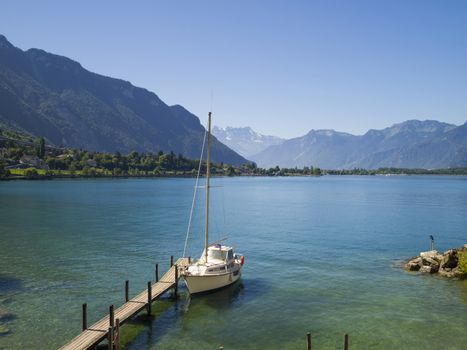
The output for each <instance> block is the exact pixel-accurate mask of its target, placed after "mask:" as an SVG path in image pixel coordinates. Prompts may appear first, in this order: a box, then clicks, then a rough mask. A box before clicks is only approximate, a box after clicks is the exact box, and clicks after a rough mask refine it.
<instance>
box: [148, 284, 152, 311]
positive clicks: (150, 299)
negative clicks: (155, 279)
mask: <svg viewBox="0 0 467 350" xmlns="http://www.w3.org/2000/svg"><path fill="white" fill-rule="evenodd" d="M151 302H152V290H151V282H148V305H147V311H148V316H151Z"/></svg>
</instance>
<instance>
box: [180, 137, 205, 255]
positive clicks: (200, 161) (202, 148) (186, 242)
mask: <svg viewBox="0 0 467 350" xmlns="http://www.w3.org/2000/svg"><path fill="white" fill-rule="evenodd" d="M207 133H208V132H207V130H206V129H205V131H204V138H203V146H202V147H201V156H200V157H199V165H198V174H197V175H196V182H195V189H194V191H193V200H192V202H191V209H190V218H189V219H188V228H187V230H186V237H185V245H184V247H183V255H182V256H183V257H185V253H186V247H187V245H188V237H189V236H190V232H191V221H192V219H193V211H194V208H195V202H196V192H197V189H198V181H199V176H200V173H201V165H202V164H203V154H204V145H205V144H206V135H207Z"/></svg>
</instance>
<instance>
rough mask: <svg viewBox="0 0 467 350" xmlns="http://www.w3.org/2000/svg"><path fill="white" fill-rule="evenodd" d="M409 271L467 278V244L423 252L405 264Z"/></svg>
mask: <svg viewBox="0 0 467 350" xmlns="http://www.w3.org/2000/svg"><path fill="white" fill-rule="evenodd" d="M404 268H405V269H406V270H408V271H419V272H422V273H430V274H438V275H440V276H443V277H449V278H467V244H464V247H463V248H456V249H449V250H447V251H445V252H444V253H439V252H438V251H436V250H430V251H427V252H421V253H420V255H419V256H416V257H414V258H411V259H410V260H409V261H407V263H406V264H405V265H404Z"/></svg>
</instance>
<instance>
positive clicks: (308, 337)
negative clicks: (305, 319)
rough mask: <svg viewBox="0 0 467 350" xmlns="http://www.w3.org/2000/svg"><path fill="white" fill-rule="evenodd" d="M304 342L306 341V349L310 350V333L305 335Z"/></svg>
mask: <svg viewBox="0 0 467 350" xmlns="http://www.w3.org/2000/svg"><path fill="white" fill-rule="evenodd" d="M306 341H307V349H308V350H311V333H310V332H308V333H307V334H306Z"/></svg>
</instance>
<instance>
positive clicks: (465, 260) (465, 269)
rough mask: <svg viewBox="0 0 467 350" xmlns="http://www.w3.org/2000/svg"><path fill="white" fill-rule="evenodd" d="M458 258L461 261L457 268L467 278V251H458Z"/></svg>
mask: <svg viewBox="0 0 467 350" xmlns="http://www.w3.org/2000/svg"><path fill="white" fill-rule="evenodd" d="M457 258H458V259H459V261H458V263H457V266H458V268H459V272H460V273H461V275H462V276H463V277H467V249H463V250H458V251H457Z"/></svg>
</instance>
